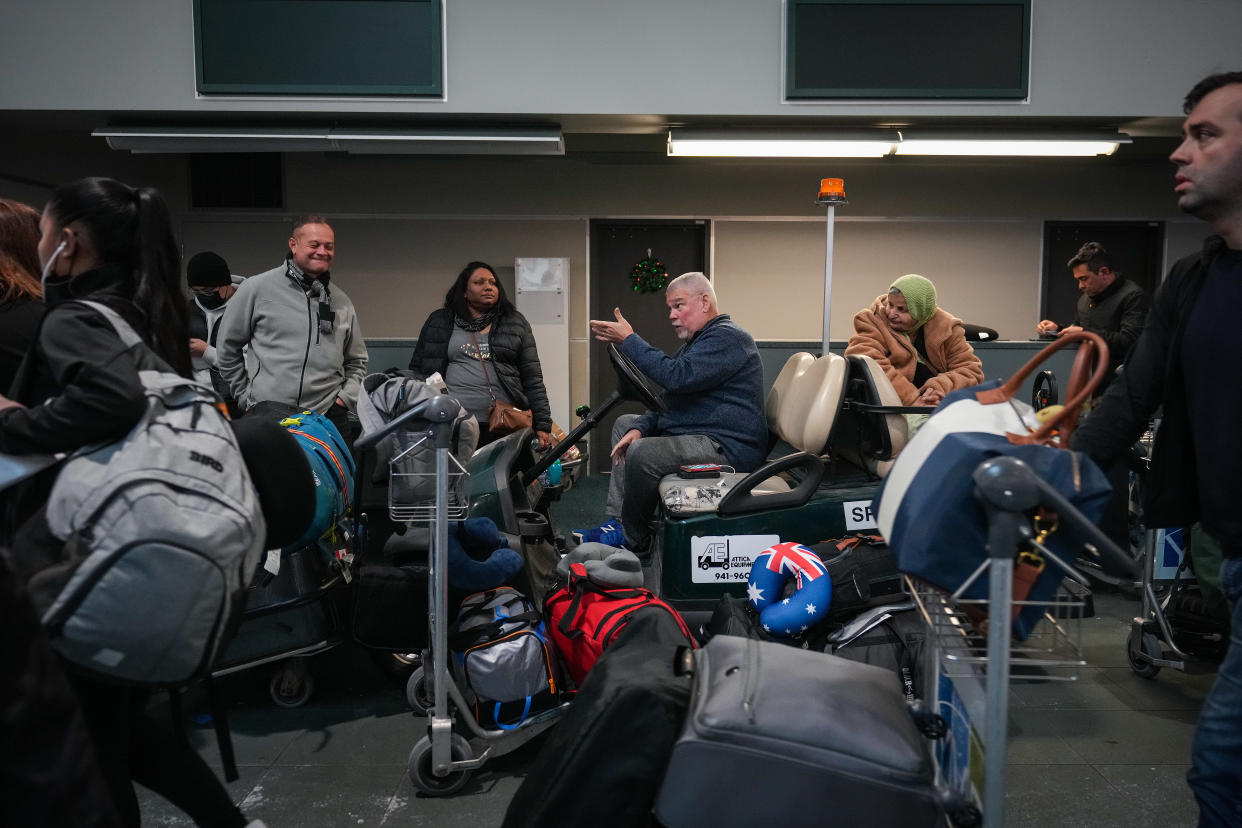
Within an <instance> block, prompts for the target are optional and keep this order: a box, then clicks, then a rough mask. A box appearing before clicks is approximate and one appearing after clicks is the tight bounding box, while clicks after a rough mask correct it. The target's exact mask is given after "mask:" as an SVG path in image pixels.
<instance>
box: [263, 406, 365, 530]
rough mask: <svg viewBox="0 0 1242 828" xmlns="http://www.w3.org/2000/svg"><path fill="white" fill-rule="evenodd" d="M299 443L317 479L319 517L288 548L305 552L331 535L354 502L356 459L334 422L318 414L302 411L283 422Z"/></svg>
mask: <svg viewBox="0 0 1242 828" xmlns="http://www.w3.org/2000/svg"><path fill="white" fill-rule="evenodd" d="M280 425H281V426H283V427H284V428H285V429H286V430H288V432H289V433H290V434H292V435H293V436H294V438H295V439H296V440H297V441H298V445H299V446H301V447H302V451H304V452H305V453H306V459H307V460H308V461H309V462H310V467H311V472H312V474H313V476H314V478H315V517H314V519H313V520H312V521H311V523H310V526H308V527H307V529H306V531H305V532H304V533H303V534H302V537H300V538H298V539H297V540H296V541H295V542H293V543H291V544H289V545H288V546H286V547H284V548H285V549H287V550H293V549H301V548H302V547H304V546H308V545H310V544H312V543H315V542H316V541H318V540H319V539H320V538H323V537H324V536H325V535H327V536H329V538H328V539H329V540H331V537H330V536H331V533H332V532H333V531H334V529H335V528H336V525H337V523H338V522H339V521H340V520H341V519H342V518H344V517H345V515H346V513H347V512H348V511H349V507H350V505H351V504H352V503H353V502H354V493H355V488H354V486H355V468H354V456H353V454H352V453H351V452H350V450H349V445H348V444H347V443H346V442H345V438H343V437H342V436H341V433H340V432H339V431H337V429H336V426H334V425H332V421H331V420H329V419H328V418H327V417H325V416H324V415H322V414H317V413H315V412H314V411H302V412H299V413H298V414H294V415H292V416H289V417H286V418H285V419H283V420H281V421H280Z"/></svg>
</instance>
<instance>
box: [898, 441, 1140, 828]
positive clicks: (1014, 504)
mask: <svg viewBox="0 0 1242 828" xmlns="http://www.w3.org/2000/svg"><path fill="white" fill-rule="evenodd" d="M974 480H975V486H976V489H975V491H976V496H977V497H978V498H979V499H980V500H981V502H982V503H983V504H984V509H985V511H986V513H987V516H988V556H989V557H988V559H987V560H985V561H984V562H983V563H982V564H980V566H979V567H978V569H976V570H975V572H974V573H973V574H972V575H971V576H970V577H969V578H968V579H967V580H966V582H965V583H964V584H962V586H960V587H959V588H958V589H957V591H956V592H954V593H953V594H946V593H945V592H943V591H941V590H938V589H936V588H934V587H929V586H927V585H925V584H923V583H921V582H920V581H918V580H917V579H914V578H910V577H909V576H907V582H908V584H909V589H910V593H911V595H912V596H913V597H914V599H915V601H916V602H917V604H918V608H919V611H920V612H921V613H922V615H923V617H924V620H925V621H926V623H927V624H928V627H929V630H930V631H931V633H932V635H931V636H930V638H929V640H930V641H932V642H933V646H932V647H931V648H930V649H931V650H933V651H936V652H935V658H936V664H935V667H936V670H937V673H938V681H937V685H938V690H937V699H938V703H939V705H940V706H941V707H945V706H948V707H950V708H952V712H953V713H954V714H955V715H953V716H952V721H950V731H951V732H952V733H954V736H955V741H957V740H960V741H964V742H965V744H956V745H954V746H953V747H954V748H955V749H956V750H957V751H958V758H959V759H960V760H961V761H964V762H965V763H966V764H967V765H968V764H969V754H970V744H969V741H970V738H971V735H970V732H969V731H970V718H971V717H970V716H967V715H966V712H967V711H972V712H974V713H976V714H977V713H978V712H979V711H982V719H983V733H982V738H981V740H980V741H981V747H982V750H983V792H982V804H983V825H984V826H985V828H1000V827H1001V826H1003V825H1004V824H1005V789H1006V765H1005V747H1006V744H1007V740H1008V720H1009V696H1008V693H1009V681H1010V678H1011V676H1014V677H1019V678H1022V679H1045V680H1047V679H1052V680H1062V681H1066V680H1073V679H1075V678H1077V670H1078V668H1080V667H1082V666H1084V665H1085V664H1086V661H1085V659H1084V658H1083V656H1082V639H1081V623H1080V622H1081V619H1082V616H1083V615H1084V614H1085V612H1086V606H1087V598H1088V597H1089V592H1088V589H1087V587H1088V585H1089V581H1087V579H1086V577H1085V576H1084V575H1083V574H1082V573H1080V572H1078V571H1077V570H1076V569H1075V568H1074V567H1073V566H1071V565H1070V564H1068V563H1067V562H1066V561H1064V560H1062V559H1061V558H1060V557H1058V556H1057V555H1056V554H1055V553H1053V552H1051V551H1049V550H1048V549H1046V548H1043V547H1042V545H1040V551H1041V552H1042V554H1043V555H1044V557H1045V560H1046V561H1047V562H1048V563H1049V564H1051V565H1053V566H1056V567H1057V568H1058V569H1060V570H1061V571H1062V572H1063V573H1064V574H1065V576H1066V577H1065V579H1064V580H1063V585H1062V590H1061V593H1060V594H1058V595H1057V596H1056V598H1055V599H1054V600H1053V601H1051V602H1047V601H1038V602H1027V601H1014V600H1013V572H1014V558H1015V556H1016V554H1017V553H1018V551H1019V549H1020V548H1023V547H1025V546H1027V545H1028V544H1032V543H1035V542H1036V541H1035V540H1034V539H1033V537H1032V533H1031V530H1030V527H1029V526H1028V522H1029V518H1028V517H1027V513H1028V512H1030V511H1031V510H1032V509H1034V508H1035V507H1036V506H1040V505H1042V506H1045V507H1048V508H1050V509H1052V510H1053V511H1055V512H1057V513H1058V515H1059V516H1060V520H1061V522H1062V523H1063V524H1065V525H1066V527H1068V530H1069V531H1072V532H1073V533H1074V534H1075V535H1076V536H1077V537H1079V538H1082V539H1083V540H1084V542H1086V543H1089V544H1091V545H1093V546H1094V547H1095V549H1096V550H1098V552H1099V554H1100V555H1101V556H1103V557H1107V558H1109V559H1110V561H1109V562H1110V564H1111V565H1112V566H1114V567H1116V568H1118V569H1124V568H1125V566H1126V564H1125V562H1126V561H1128V560H1129V558H1128V556H1126V555H1125V554H1124V553H1123V552H1122V551H1121V550H1120V549H1118V548H1117V547H1116V546H1115V545H1114V544H1112V543H1111V542H1110V541H1109V540H1108V538H1107V537H1106V536H1105V535H1104V533H1103V532H1101V531H1100V530H1099V528H1098V527H1096V526H1095V525H1094V524H1093V523H1091V522H1090V521H1088V520H1087V519H1086V518H1085V517H1084V516H1083V515H1082V513H1081V512H1079V511H1078V510H1077V509H1075V508H1074V507H1073V506H1072V505H1071V504H1070V503H1069V502H1068V501H1067V500H1065V498H1063V497H1062V496H1061V495H1060V494H1059V493H1058V492H1056V491H1055V490H1054V489H1053V488H1052V487H1051V486H1049V485H1048V484H1047V483H1046V482H1044V481H1043V480H1041V479H1040V478H1039V477H1038V476H1037V475H1036V474H1035V472H1034V471H1033V470H1032V469H1031V468H1030V467H1029V466H1027V465H1026V464H1025V463H1022V462H1021V461H1020V460H1017V459H1015V458H1012V457H997V458H993V459H991V460H987V461H985V462H983V463H981V464H980V465H979V467H978V468H977V469H976V471H975V473H974ZM982 577H987V578H988V585H989V591H988V598H987V599H986V600H967V599H963V598H962V595H963V594H964V593H965V591H966V590H967V589H968V588H969V587H970V585H971V584H972V583H974V582H975V581H977V580H978V579H979V578H982ZM1032 603H1037V604H1039V605H1041V606H1044V607H1045V608H1046V609H1045V614H1044V619H1043V621H1042V623H1041V625H1040V627H1037V628H1036V630H1035V631H1034V632H1033V633H1032V635H1031V636H1030V637H1029V638H1028V639H1027V641H1025V642H1023V643H1022V644H1020V645H1016V646H1015V645H1014V644H1013V642H1012V641H1011V626H1010V621H1011V618H1012V615H1011V608H1012V607H1014V606H1015V605H1018V606H1022V605H1029V604H1032ZM972 605H973V606H972ZM972 609H974V610H984V611H985V612H986V617H987V622H988V623H987V631H986V634H983V633H979V632H977V631H976V630H975V628H974V624H973V623H972V622H971V621H970V619H969V617H968V616H969V615H970V614H972V613H970V612H969V611H970V610H972ZM973 615H974V616H975V617H978V616H979V613H978V612H974V613H973ZM955 679H956V680H955ZM980 684H982V688H980ZM946 692H947V693H949V694H952V696H953V697H952V698H951V699H949V700H946V699H945V694H946ZM959 704H960V708H959ZM959 714H960V715H959ZM945 718H946V720H949V719H950V717H949V716H946V717H945ZM941 764H942V767H941V772H944V770H945V769H944V767H943V764H944V763H943V762H942V763H941ZM949 781H950V782H951V783H952V782H954V781H963V782H964V780H949Z"/></svg>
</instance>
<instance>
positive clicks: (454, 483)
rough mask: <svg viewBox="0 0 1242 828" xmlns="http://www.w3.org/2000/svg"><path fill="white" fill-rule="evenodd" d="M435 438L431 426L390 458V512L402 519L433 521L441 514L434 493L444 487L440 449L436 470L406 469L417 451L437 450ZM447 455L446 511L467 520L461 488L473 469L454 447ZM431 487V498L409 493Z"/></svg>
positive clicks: (465, 505)
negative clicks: (441, 478) (457, 455)
mask: <svg viewBox="0 0 1242 828" xmlns="http://www.w3.org/2000/svg"><path fill="white" fill-rule="evenodd" d="M433 438H434V429H429V430H428V431H427V433H425V434H424V435H423V436H422V437H421V438H420V439H418V440H416V441H415V442H414V443H413V444H412V445H410V446H407V447H406V448H405V449H404V450H403V451H401V452H400V453H398V454H396V455H394V456H393V458H392V459H391V460H389V461H388V516H389V517H391V518H392V519H393V520H394V521H397V522H398V523H430V522H432V521H434V520H435V518H436V515H437V514H438V509H439V506H438V505H437V503H436V497H435V496H434V495H435V494H436V493H438V492H439V491H440V482H439V468H438V462H439V457H438V454H439V453H438V452H437V458H436V459H437V469H436V471H430V472H419V471H403V469H405V468H407V467H408V465H409V462H410V461H411V460H413V459H415V457H416V456H417V455H419V454H421V453H423V452H426V451H427V450H429V449H430V450H432V451H436V446H435V441H434V439H433ZM446 456H447V457H448V469H447V470H446V473H445V483H444V486H445V495H446V497H445V504H444V515H445V518H446V519H448V520H451V521H461V520H465V519H466V512H467V504H466V501H465V498H464V497H463V496H462V492H461V489H462V483H463V482H464V480H465V478H466V477H467V475H468V474H469V472H467V471H466V467H465V466H463V465H462V464H461V461H460V460H458V459H457V457H456V456H455V455H454V454H453V453H452V452H451V451H450V452H447V453H446ZM429 487H430V488H431V491H432V493H433V496H432V497H430V498H417V497H412V498H409V499H408V500H407V499H406V497H405V495H406V493H408V492H419V491H424V490H426V489H428V488H429Z"/></svg>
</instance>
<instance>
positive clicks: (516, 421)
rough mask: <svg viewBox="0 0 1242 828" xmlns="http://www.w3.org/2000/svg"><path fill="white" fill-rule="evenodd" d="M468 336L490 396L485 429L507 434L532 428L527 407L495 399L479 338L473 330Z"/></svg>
mask: <svg viewBox="0 0 1242 828" xmlns="http://www.w3.org/2000/svg"><path fill="white" fill-rule="evenodd" d="M470 338H471V339H473V340H474V352H475V354H477V355H478V357H479V365H481V366H483V379H485V380H487V394H488V396H490V397H491V398H492V403H491V405H489V406H488V407H487V430H488V431H490V432H491V433H492V434H508V433H509V432H511V431H517V430H518V429H520V428H532V427H533V425H534V417H533V415H532V414H531V411H530V409H529V408H518V407H517V406H514V405H509V404H508V403H503V402H501V401H500V400H498V399H496V390H495V389H494V388H492V377H491V375H490V374H489V373H488V372H487V360H485V359H483V352H482V351H481V350H480V349H479V338H478V337H477V336H475V335H474V331H471V332H470Z"/></svg>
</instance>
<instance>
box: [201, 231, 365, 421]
mask: <svg viewBox="0 0 1242 828" xmlns="http://www.w3.org/2000/svg"><path fill="white" fill-rule="evenodd" d="M335 254H336V236H335V234H334V233H333V232H332V228H331V227H330V226H328V223H327V221H325V220H324V219H322V218H320V217H319V216H303V217H302V218H299V219H298V220H297V221H295V222H294V224H293V234H292V235H291V236H290V238H289V255H288V256H287V258H286V259H285V262H284V263H283V264H281V265H280V266H279V267H275V268H273V269H271V270H269V271H267V272H265V273H260V274H258V275H257V276H252V277H250V278H249V279H246V280H245V281H244V282H242V284H241V285H240V286H239V287H238V289H237V293H236V294H234V296H233V298H232V299H231V300H229V304H228V309H227V310H226V311H225V313H224V320H223V322H221V324H220V333H219V336H218V338H217V340H216V365H217V367H218V368H219V370H220V374H221V375H222V376H223V377H224V378H225V379H226V380H227V381H228V383H229V387H230V388H231V389H232V391H233V395H234V396H235V397H236V398H237V402H238V405H239V406H240V407H241V408H242V409H243V410H245V409H248V408H250V407H252V406H253V405H255V404H256V403H259V402H264V401H268V400H271V401H275V402H279V403H284V404H286V405H292V406H295V407H297V408H309V409H311V410H313V411H317V412H319V413H320V414H324V415H326V416H327V417H328V418H329V419H330V420H332V422H333V424H335V425H336V427H337V429H338V430H340V432H341V434H343V435H345V437H346V439H349V436H350V429H349V427H348V424H349V411H350V410H353V409H354V408H355V407H356V406H357V403H358V392H359V389H360V388H361V385H362V378H363V377H364V376H366V372H367V348H366V344H365V343H364V342H363V341H362V330H361V328H360V327H359V325H358V315H357V313H356V312H355V311H354V305H353V303H352V302H350V301H349V297H348V296H346V295H345V291H343V290H341V288H340V287H338V286H337V285H334V284H331V274H330V273H329V269H330V268H331V266H332V259H333V257H334V256H335ZM247 345H248V346H250V349H249V357H248V358H246V357H243V354H242V348H243V347H245V346H247ZM247 361H249V363H250V365H249V369H248V367H247Z"/></svg>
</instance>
